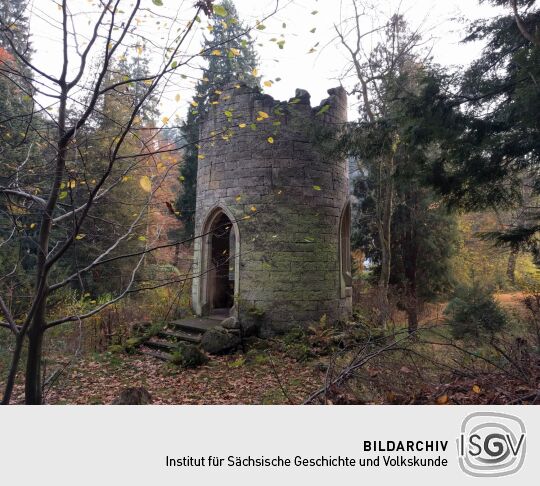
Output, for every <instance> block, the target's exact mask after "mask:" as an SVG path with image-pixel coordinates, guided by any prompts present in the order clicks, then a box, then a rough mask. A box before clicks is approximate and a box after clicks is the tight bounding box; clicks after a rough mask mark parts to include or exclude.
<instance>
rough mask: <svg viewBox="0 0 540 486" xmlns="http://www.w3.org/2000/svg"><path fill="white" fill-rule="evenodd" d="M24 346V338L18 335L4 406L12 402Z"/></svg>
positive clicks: (7, 381) (3, 398)
mask: <svg viewBox="0 0 540 486" xmlns="http://www.w3.org/2000/svg"><path fill="white" fill-rule="evenodd" d="M23 344H24V336H23V335H18V336H17V337H16V340H15V349H14V350H13V356H12V357H11V366H10V368H9V374H8V376H7V380H6V388H5V390H4V396H3V397H2V402H1V404H2V405H9V402H10V401H11V394H12V393H13V386H14V385H15V376H17V370H18V369H19V362H20V360H21V352H22V348H23Z"/></svg>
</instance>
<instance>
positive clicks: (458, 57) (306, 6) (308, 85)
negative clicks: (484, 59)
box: [31, 0, 494, 119]
mask: <svg viewBox="0 0 540 486" xmlns="http://www.w3.org/2000/svg"><path fill="white" fill-rule="evenodd" d="M162 1H163V7H156V6H154V5H152V3H151V0H145V6H147V7H149V8H150V9H151V10H153V11H154V12H156V13H160V14H165V15H171V16H173V15H175V14H176V12H178V11H179V12H180V14H179V18H178V25H184V24H185V22H186V21H187V20H188V19H189V18H190V15H192V14H193V7H192V5H193V3H194V0H189V1H187V0H162ZM93 4H95V0H70V1H69V2H68V5H69V6H70V7H71V8H72V9H73V11H77V12H79V14H78V15H76V16H75V17H74V19H75V20H74V26H75V31H76V32H77V34H78V35H79V36H80V38H79V43H80V44H81V45H82V44H84V35H85V34H87V33H89V28H90V26H91V24H89V17H88V13H89V12H92V11H95V8H93V7H92V5H93ZM132 4H133V1H132V0H123V1H122V3H121V5H125V7H124V8H125V10H126V11H127V10H128V9H129V6H130V5H132ZM235 4H236V6H237V9H238V11H239V15H240V18H241V20H242V21H243V22H244V23H245V24H247V25H254V24H255V22H256V21H257V20H260V19H262V18H263V17H264V16H265V15H267V14H269V13H270V12H271V11H272V10H273V7H274V6H275V0H236V1H235ZM399 4H400V5H401V11H402V12H403V13H404V14H405V16H406V18H407V19H408V20H409V23H410V25H411V27H412V28H417V27H419V26H422V27H421V30H422V31H423V32H425V33H426V37H431V38H433V40H432V41H431V42H430V45H432V48H433V51H432V52H433V56H434V58H435V61H436V62H438V63H440V64H443V65H465V64H467V63H469V62H470V61H471V60H472V59H474V57H475V56H477V55H478V53H479V50H480V47H481V46H478V45H462V44H460V43H459V41H460V39H462V38H463V36H464V26H465V23H460V22H458V21H457V20H456V19H457V18H460V17H461V18H465V19H468V20H474V19H478V18H486V17H490V16H492V15H493V13H494V10H493V9H492V8H490V7H489V6H486V5H483V6H479V5H478V2H477V1H476V0H401V1H400V2H399ZM397 5H398V0H380V1H379V2H378V8H380V10H381V12H382V13H383V15H384V14H387V15H388V14H390V13H391V12H393V11H395V9H396V7H397ZM280 7H281V9H280V11H279V12H278V13H277V14H275V15H274V16H273V17H272V18H270V19H269V20H267V21H265V22H264V24H265V25H266V29H265V30H263V31H258V30H255V31H254V32H255V36H256V38H257V42H258V43H260V44H261V45H260V46H259V45H257V46H256V47H257V50H258V53H259V56H260V69H259V71H260V73H261V75H262V76H263V81H264V80H267V79H271V80H273V79H275V78H281V81H280V82H276V83H274V84H273V86H272V87H271V88H265V91H266V92H267V93H268V94H270V95H272V96H274V97H275V98H276V99H288V98H291V97H293V96H294V90H295V88H302V89H306V90H308V91H309V92H310V93H311V95H312V106H315V105H317V104H318V103H319V102H320V101H321V99H323V98H325V97H327V94H326V90H327V89H329V88H331V87H333V86H337V85H339V80H338V78H339V76H340V74H341V73H342V71H343V69H344V67H345V65H346V63H347V57H346V54H345V52H344V51H343V49H342V48H341V47H340V46H339V45H338V43H337V42H332V40H333V39H334V38H335V32H334V30H333V25H334V24H336V23H339V19H340V11H341V13H342V15H343V16H344V17H347V16H350V15H351V9H350V2H349V0H343V1H341V0H280ZM32 9H33V10H32V12H33V14H32V17H31V31H32V35H33V37H32V41H33V46H34V49H35V50H36V54H35V57H34V61H35V63H36V64H37V65H38V66H39V67H41V68H43V69H44V70H46V71H47V72H52V73H56V74H58V72H59V71H60V69H61V30H60V29H59V28H58V27H59V25H58V23H57V22H58V21H59V19H60V11H59V9H58V8H57V5H56V2H55V0H33V6H32ZM313 11H317V12H318V13H317V14H316V15H312V13H311V12H313ZM138 21H139V24H138V27H137V29H138V30H139V31H140V32H143V33H144V34H145V35H146V36H147V37H148V38H149V39H150V41H151V42H153V43H156V44H158V45H159V44H161V45H163V42H165V41H166V37H167V35H168V33H169V35H170V31H171V30H172V29H171V25H173V22H167V21H163V20H162V21H161V23H160V24H159V25H158V24H156V20H155V19H151V14H148V16H147V17H145V16H144V15H140V16H139V18H138ZM283 23H286V24H287V27H286V28H283V26H282V24H283ZM206 25H207V21H206V19H205V18H204V17H203V18H202V22H201V23H200V24H197V27H198V28H197V29H196V31H195V32H194V33H193V35H192V36H191V37H190V39H189V44H187V45H186V46H187V47H188V50H189V52H190V53H196V52H197V51H198V50H199V49H200V45H201V39H202V32H206V33H207V31H206V29H205V26H206ZM313 28H316V31H315V33H310V30H311V29H313ZM174 30H176V29H174ZM282 34H283V35H284V39H285V41H286V42H285V48H284V49H279V48H278V46H277V45H276V43H275V42H270V39H271V38H273V37H280V36H281V35H282ZM134 42H135V41H134V40H133V41H132V45H133V44H134ZM317 42H319V46H318V48H317V51H316V52H315V53H312V54H308V51H309V50H310V49H311V48H312V47H313V46H314V45H315V44H316V43H317ZM70 44H71V45H73V41H72V40H71V41H70ZM145 49H147V52H151V53H152V59H153V61H154V62H155V63H156V67H157V66H158V65H159V62H160V61H161V59H162V55H161V54H160V53H159V52H160V51H159V49H158V48H157V47H154V48H153V47H151V45H150V43H147V44H146V45H145ZM130 52H131V53H132V54H135V53H136V48H135V47H132V48H131V50H130ZM73 58H75V56H73ZM73 63H75V59H74V62H73ZM197 63H198V61H197V60H195V61H194V62H193V63H192V66H196V65H197ZM181 73H184V74H186V75H188V76H197V75H198V74H197V71H195V70H193V69H190V68H182V71H181ZM193 83H194V81H193V80H192V79H190V78H188V79H182V78H180V76H174V77H173V78H171V80H170V83H169V84H168V85H167V86H166V87H164V96H163V99H162V104H161V105H160V111H161V112H162V114H163V115H164V116H167V117H168V118H171V119H173V118H174V117H175V116H180V117H181V116H183V115H184V114H185V111H186V106H187V103H188V101H189V99H190V97H191V94H192V86H193ZM177 94H180V96H181V98H180V101H179V102H176V101H175V97H176V95H177ZM44 103H47V104H49V103H50V102H46V101H44ZM349 103H350V105H352V103H354V100H350V101H349ZM350 111H351V113H350V117H351V118H352V117H354V108H353V107H351V110H350Z"/></svg>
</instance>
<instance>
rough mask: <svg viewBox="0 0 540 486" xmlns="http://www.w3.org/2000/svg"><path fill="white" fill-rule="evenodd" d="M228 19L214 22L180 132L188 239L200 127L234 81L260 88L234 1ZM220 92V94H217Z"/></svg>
mask: <svg viewBox="0 0 540 486" xmlns="http://www.w3.org/2000/svg"><path fill="white" fill-rule="evenodd" d="M220 5H221V6H222V7H223V8H224V9H225V10H226V12H227V15H226V16H223V17H222V16H215V17H213V18H212V19H211V24H210V25H211V27H210V29H211V30H210V34H211V36H210V37H205V40H204V45H203V55H202V57H203V59H204V60H205V61H207V62H208V65H207V66H206V67H205V68H204V69H203V71H202V76H201V79H200V80H199V82H198V84H197V86H196V88H195V96H194V97H193V102H192V103H191V105H190V106H189V108H188V112H187V116H186V119H185V121H184V123H183V125H182V127H181V129H180V132H181V140H182V144H183V145H185V146H186V148H185V150H184V154H183V163H182V166H181V168H180V180H181V182H182V189H181V193H180V195H179V196H178V199H177V203H176V207H177V211H178V212H179V213H180V214H179V216H178V217H179V218H180V220H181V221H182V222H183V224H184V236H185V237H186V238H189V237H191V236H193V232H194V224H195V222H194V221H195V198H196V193H197V165H198V148H197V145H198V141H199V126H200V122H201V119H202V117H204V115H205V113H206V112H207V111H208V107H209V106H210V103H211V102H212V101H213V100H215V99H216V98H217V96H218V93H219V90H220V88H223V86H224V85H226V84H227V83H230V82H232V81H243V82H245V83H246V84H248V85H250V86H253V87H254V88H258V87H259V86H260V79H259V78H258V77H257V73H256V71H255V68H256V66H257V62H258V61H257V55H256V53H255V50H254V47H253V40H252V39H251V38H250V36H249V33H246V28H245V27H244V26H243V25H242V23H241V22H240V20H239V19H238V13H237V11H236V8H235V6H234V3H233V2H232V1H231V0H224V1H223V2H222V3H221V4H220ZM216 91H217V92H218V93H216Z"/></svg>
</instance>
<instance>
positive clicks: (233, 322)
mask: <svg viewBox="0 0 540 486" xmlns="http://www.w3.org/2000/svg"><path fill="white" fill-rule="evenodd" d="M220 326H221V327H222V328H223V329H240V323H239V322H238V319H237V318H236V317H234V316H231V317H227V319H223V320H222V321H221V324H220Z"/></svg>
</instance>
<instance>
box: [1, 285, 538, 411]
mask: <svg viewBox="0 0 540 486" xmlns="http://www.w3.org/2000/svg"><path fill="white" fill-rule="evenodd" d="M501 297H502V298H501ZM501 297H499V299H500V300H501V301H503V303H504V304H506V307H508V306H512V305H516V304H515V302H516V299H515V296H512V297H514V298H509V296H506V295H505V296H501ZM505 301H506V302H505ZM518 307H519V306H518ZM519 310H520V311H521V310H522V309H519ZM436 314H437V315H438V314H439V311H438V310H437V311H436ZM430 317H431V318H433V316H430ZM306 345H307V348H308V349H309V348H311V346H309V344H306ZM291 349H292V350H294V349H295V348H294V347H290V348H289V347H287V345H285V344H284V343H283V342H280V341H277V340H275V341H274V342H269V341H258V344H256V345H255V346H254V348H252V349H251V350H249V351H248V352H247V353H241V352H237V353H236V354H233V355H229V356H221V357H212V358H211V359H210V361H209V362H208V363H207V364H206V365H204V366H201V367H199V368H196V369H187V370H184V369H181V368H178V367H175V366H173V365H170V364H167V363H164V362H162V361H159V360H157V359H155V358H152V357H148V356H145V355H139V354H134V355H128V354H123V353H122V354H113V353H102V354H94V355H91V356H86V357H82V358H79V359H77V360H73V361H71V362H67V361H65V358H64V359H62V357H58V359H55V360H54V361H55V363H54V366H53V368H56V369H61V368H62V366H64V369H63V372H62V373H60V374H59V375H58V378H57V379H56V380H55V381H54V383H52V384H51V385H50V386H49V387H48V389H47V390H46V394H45V402H46V403H47V404H88V405H97V404H110V403H112V402H113V400H114V399H115V398H117V397H118V395H119V394H120V393H121V391H122V390H124V389H125V388H128V387H144V388H146V389H147V390H148V391H149V392H150V394H151V396H152V398H153V403H154V404H182V405H198V404H228V405H234V404H301V403H302V402H303V401H304V400H305V399H306V398H307V397H308V396H309V395H310V394H311V393H313V392H314V391H316V390H318V389H319V388H320V387H321V386H322V385H323V383H324V380H325V376H326V368H327V364H328V362H329V360H330V357H329V356H328V355H325V354H322V355H320V354H319V355H318V354H317V349H315V348H313V349H310V350H309V357H308V358H307V359H304V358H302V359H299V358H298V353H297V352H296V353H291V352H290V351H291ZM301 350H302V353H300V354H301V355H302V356H304V354H305V351H306V348H305V347H304V348H301ZM425 371H426V370H425V369H424V370H422V371H418V374H416V372H415V370H414V367H413V366H410V365H407V366H403V362H402V361H400V359H395V360H394V359H388V360H386V359H385V360H384V361H379V362H370V363H368V364H367V365H365V366H364V367H363V368H362V375H363V376H362V378H361V379H360V380H359V381H358V382H356V383H355V382H354V381H353V382H352V383H347V384H346V385H345V386H342V387H340V389H339V390H332V389H330V390H329V391H328V393H327V396H326V399H325V401H326V403H329V404H439V405H445V404H463V405H478V404H513V403H516V404H517V403H524V404H540V394H539V390H540V385H539V384H540V360H539V359H538V357H536V358H533V359H532V361H531V363H530V371H531V375H530V379H529V380H527V382H525V381H524V380H520V379H516V378H514V377H512V376H510V375H509V374H508V373H503V372H499V371H497V370H495V371H493V370H491V371H489V372H485V373H478V374H476V375H475V376H474V377H471V376H470V374H469V376H464V375H463V374H461V373H455V372H447V371H443V370H441V369H439V370H436V369H428V370H427V373H425ZM396 376H399V377H400V378H399V380H396ZM22 378H23V377H22V376H20V377H19V380H18V384H17V385H16V387H15V390H14V394H13V399H12V403H14V404H17V403H23V400H24V389H23V387H22V385H21V383H22V381H23V380H22ZM360 382H361V383H360ZM359 383H360V385H359ZM1 385H2V384H1V383H0V386H1Z"/></svg>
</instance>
